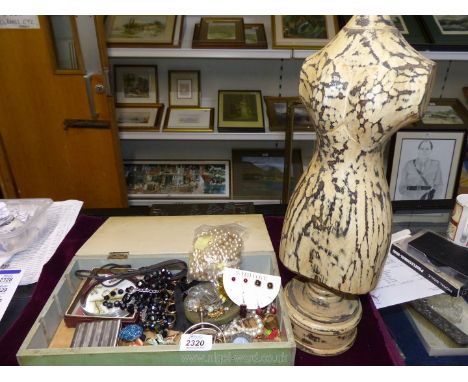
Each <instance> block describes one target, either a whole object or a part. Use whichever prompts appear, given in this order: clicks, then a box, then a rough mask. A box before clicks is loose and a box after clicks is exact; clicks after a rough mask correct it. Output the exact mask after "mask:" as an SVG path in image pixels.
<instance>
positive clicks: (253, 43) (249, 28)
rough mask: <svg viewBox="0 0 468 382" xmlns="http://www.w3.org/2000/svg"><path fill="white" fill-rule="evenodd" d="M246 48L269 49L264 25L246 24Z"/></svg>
mask: <svg viewBox="0 0 468 382" xmlns="http://www.w3.org/2000/svg"><path fill="white" fill-rule="evenodd" d="M244 35H245V46H244V47H245V48H249V49H268V43H267V39H266V34H265V26H264V25H263V24H244Z"/></svg>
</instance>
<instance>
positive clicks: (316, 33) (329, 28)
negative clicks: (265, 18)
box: [271, 15, 338, 49]
mask: <svg viewBox="0 0 468 382" xmlns="http://www.w3.org/2000/svg"><path fill="white" fill-rule="evenodd" d="M271 27H272V33H273V48H277V49H284V48H290V49H291V48H292V49H320V48H322V47H323V46H325V45H326V44H327V43H328V42H329V41H330V40H331V39H332V38H333V37H335V35H336V34H337V33H338V19H337V17H336V16H291V15H288V16H271Z"/></svg>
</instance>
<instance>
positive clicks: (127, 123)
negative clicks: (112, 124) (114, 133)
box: [115, 104, 164, 131]
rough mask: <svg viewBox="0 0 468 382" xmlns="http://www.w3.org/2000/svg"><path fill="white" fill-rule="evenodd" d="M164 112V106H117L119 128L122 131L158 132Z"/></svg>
mask: <svg viewBox="0 0 468 382" xmlns="http://www.w3.org/2000/svg"><path fill="white" fill-rule="evenodd" d="M163 110H164V105H163V104H155V105H149V106H140V105H135V106H134V105H130V107H129V106H128V105H124V107H120V106H119V105H117V106H116V108H115V112H116V118H117V126H118V127H119V129H120V130H128V131H139V130H142V131H148V130H157V129H158V127H159V124H160V122H161V116H162V113H163Z"/></svg>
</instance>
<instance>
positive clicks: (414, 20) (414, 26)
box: [339, 15, 430, 45]
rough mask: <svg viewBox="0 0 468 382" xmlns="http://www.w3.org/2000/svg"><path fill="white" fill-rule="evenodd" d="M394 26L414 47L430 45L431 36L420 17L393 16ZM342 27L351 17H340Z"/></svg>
mask: <svg viewBox="0 0 468 382" xmlns="http://www.w3.org/2000/svg"><path fill="white" fill-rule="evenodd" d="M390 17H391V19H392V21H393V24H395V27H397V28H398V30H399V31H400V32H401V34H402V35H403V36H404V37H405V39H406V41H408V42H409V43H410V44H412V45H427V44H428V43H430V40H429V36H428V35H427V33H426V32H425V30H424V26H423V22H422V20H421V19H420V17H419V16H407V15H391V16H390ZM339 18H340V20H341V23H340V24H341V25H342V26H345V25H346V23H347V22H348V21H349V20H350V19H351V16H339Z"/></svg>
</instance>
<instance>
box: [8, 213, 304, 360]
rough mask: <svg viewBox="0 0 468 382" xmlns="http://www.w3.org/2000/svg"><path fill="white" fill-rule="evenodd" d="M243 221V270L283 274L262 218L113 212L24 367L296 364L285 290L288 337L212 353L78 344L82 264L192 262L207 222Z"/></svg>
mask: <svg viewBox="0 0 468 382" xmlns="http://www.w3.org/2000/svg"><path fill="white" fill-rule="evenodd" d="M229 223H238V224H241V225H242V226H243V227H245V228H246V229H247V234H246V237H244V251H243V253H242V262H241V269H244V270H249V271H252V272H259V273H268V274H272V275H279V271H278V265H277V262H276V257H275V253H274V250H273V247H272V245H271V242H270V238H269V236H268V232H267V229H266V226H265V223H264V220H263V217H262V215H217V216H216V215H206V216H151V217H150V216H145V217H111V218H109V219H108V220H107V221H106V222H105V223H104V224H103V225H102V226H101V227H100V228H99V229H98V230H97V231H96V233H95V234H94V235H93V236H92V237H91V238H90V239H89V240H88V241H87V242H86V243H85V244H84V245H83V247H81V248H80V250H79V251H78V252H77V253H76V256H75V257H74V259H73V260H72V262H71V263H70V264H69V266H68V268H67V269H66V271H65V273H64V274H63V276H62V278H61V279H60V281H59V282H58V284H57V286H56V287H55V289H54V291H53V292H52V294H51V296H50V297H49V299H48V301H47V303H46V304H45V306H44V308H43V309H42V311H41V313H40V314H39V316H38V318H37V320H36V322H35V323H34V325H33V326H32V328H31V330H30V332H29V333H28V335H27V336H26V338H25V340H24V342H23V344H22V345H21V347H20V349H19V351H18V353H17V358H18V362H19V364H20V365H293V364H294V357H295V352H296V347H295V343H294V336H293V332H292V328H291V323H290V321H289V318H288V315H287V312H286V311H285V310H284V306H285V303H284V297H283V291H282V289H281V290H280V292H279V295H278V297H277V311H278V313H277V314H278V318H279V321H280V332H281V336H280V341H277V342H251V343H248V344H231V343H226V344H225V343H219V344H218V343H215V344H213V348H212V350H210V351H201V352H200V351H198V352H186V351H179V346H178V345H161V346H118V347H86V348H71V347H70V344H71V341H72V338H73V334H74V329H73V328H69V327H67V326H66V325H65V322H64V315H65V311H66V310H67V308H68V307H69V306H70V303H71V302H72V301H73V299H74V298H76V294H77V291H78V289H79V288H80V285H81V284H82V280H81V279H79V278H78V277H77V276H76V275H75V271H76V270H78V269H93V268H98V267H101V266H103V265H105V264H108V263H116V264H131V265H132V267H133V268H140V267H143V266H148V265H151V264H155V263H159V262H161V261H164V260H169V259H180V260H184V261H185V262H187V263H188V259H189V252H190V250H191V247H192V240H193V237H194V231H195V229H196V228H197V227H199V226H201V225H205V224H207V225H221V224H229Z"/></svg>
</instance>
